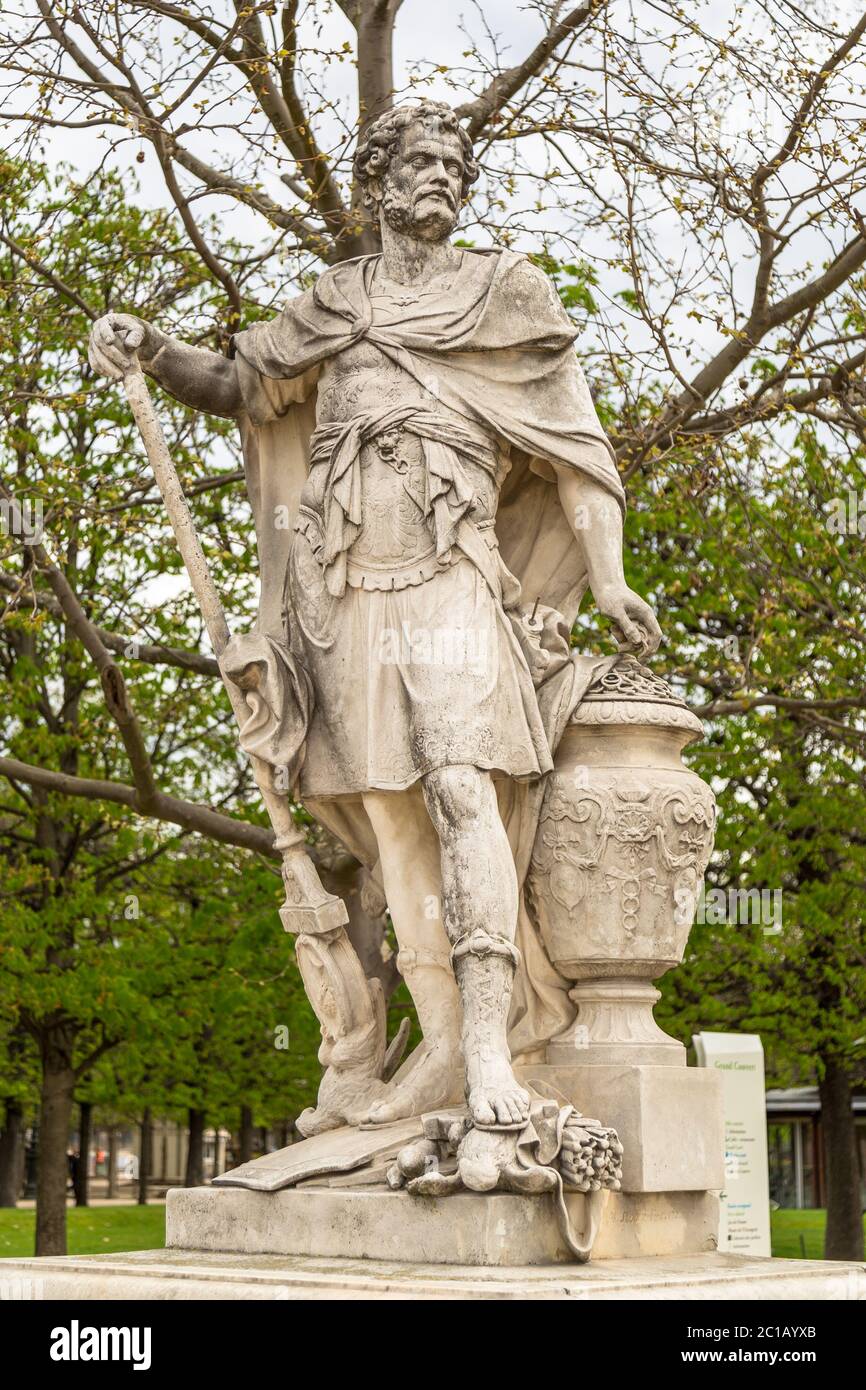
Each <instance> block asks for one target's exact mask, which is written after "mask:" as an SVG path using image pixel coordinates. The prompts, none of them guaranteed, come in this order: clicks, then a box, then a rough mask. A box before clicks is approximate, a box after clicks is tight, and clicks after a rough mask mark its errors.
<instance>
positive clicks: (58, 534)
mask: <svg viewBox="0 0 866 1390" xmlns="http://www.w3.org/2000/svg"><path fill="white" fill-rule="evenodd" d="M4 173H5V182H6V186H5V190H4V192H5V193H6V194H7V195H8V196H7V197H6V199H5V201H4V209H3V231H4V232H5V234H6V235H7V237H9V238H11V240H13V241H14V243H15V244H16V246H17V247H18V248H19V249H20V250H19V252H16V251H13V250H11V249H9V248H8V246H6V245H2V244H0V402H2V404H0V470H2V478H3V481H4V483H5V484H6V486H7V487H8V488H9V489H10V491H12V492H13V493H14V494H15V495H16V496H17V497H19V498H21V499H27V500H28V501H29V502H31V503H33V504H36V503H38V504H40V505H41V507H42V510H43V514H44V520H45V536H44V542H45V544H46V546H47V548H48V549H49V551H50V553H51V555H52V557H53V558H54V560H55V561H56V562H58V563H59V564H61V566H62V568H63V570H64V573H65V574H66V576H67V578H68V579H69V581H70V583H71V584H72V587H73V588H74V590H75V592H76V593H77V594H78V596H79V598H80V599H81V601H82V603H83V605H84V607H85V609H86V611H87V613H88V615H89V617H90V618H91V620H92V621H93V622H95V623H96V624H97V625H98V626H99V627H101V628H103V629H105V630H107V631H108V632H110V633H116V634H118V635H122V636H123V637H124V638H126V637H129V639H130V643H129V645H128V646H127V647H126V648H125V649H124V654H123V655H122V656H121V657H120V658H119V659H120V663H121V665H122V667H123V669H124V674H125V678H126V681H127V685H128V688H129V690H130V692H131V698H132V702H133V705H134V708H135V712H136V715H137V717H138V720H139V722H140V724H141V726H142V729H143V731H144V734H145V740H146V743H147V747H148V752H149V755H150V758H151V762H152V766H153V769H154V773H155V777H156V780H157V782H158V784H159V785H160V786H161V787H162V788H163V789H165V790H170V791H171V792H172V793H173V794H174V795H176V796H179V797H181V798H184V799H187V800H190V801H194V802H201V803H204V804H212V805H216V806H219V807H220V808H221V809H222V810H223V811H224V812H226V813H228V814H239V815H242V816H243V817H244V818H245V819H247V820H250V819H253V820H255V819H258V820H259V821H260V822H263V821H264V813H263V811H262V810H261V809H260V807H259V803H258V797H257V794H256V793H255V791H254V786H253V783H252V779H251V775H250V772H249V768H248V766H247V763H246V760H245V759H244V758H243V757H242V756H240V755H239V753H238V751H237V744H236V737H235V730H234V722H233V719H232V716H231V713H230V710H229V707H228V703H227V701H226V699H225V696H224V694H223V691H222V688H221V685H220V683H219V681H217V680H215V679H214V678H213V677H211V676H208V675H203V674H198V673H196V672H194V671H189V670H184V669H179V668H178V667H176V666H172V665H166V664H151V663H145V662H144V661H141V660H139V659H138V657H137V647H136V645H135V643H149V644H159V645H166V646H170V647H175V648H185V649H188V650H191V651H194V652H195V651H198V650H199V649H200V647H201V645H202V640H203V634H202V621H201V617H200V614H199V612H198V608H197V605H196V603H195V601H194V599H193V597H192V595H191V593H190V590H189V585H188V582H187V580H186V576H185V572H184V570H183V566H182V562H181V560H180V557H179V555H178V552H177V550H176V547H175V544H174V541H173V538H172V536H171V533H170V531H169V529H168V526H167V523H166V521H165V518H164V514H163V511H162V507H161V505H157V504H156V499H155V491H154V489H153V486H152V483H151V481H150V476H149V472H148V471H147V468H146V463H145V460H144V458H143V455H142V450H141V445H140V442H139V440H138V438H137V436H136V433H135V430H134V426H133V425H132V423H131V420H130V415H129V410H128V407H127V406H126V403H125V400H124V399H123V397H122V395H121V393H120V391H119V390H118V388H117V387H116V386H106V384H105V383H104V382H103V381H101V380H94V379H93V377H92V375H91V373H90V369H89V367H88V366H87V363H86V358H85V348H86V340H87V334H88V332H89V328H90V315H89V314H88V312H87V311H86V307H83V306H87V307H89V309H90V310H91V312H92V313H93V314H98V313H102V312H104V311H105V310H106V309H108V308H117V309H129V308H132V307H133V306H134V307H135V310H136V312H138V313H140V314H142V315H143V316H148V317H151V318H158V319H159V321H160V322H161V323H163V324H165V325H166V326H169V327H173V328H174V329H175V331H178V332H180V333H183V334H184V335H185V336H186V337H188V338H193V339H198V340H207V338H208V335H209V334H210V333H211V332H212V329H213V323H214V321H215V320H214V303H215V300H214V292H213V288H212V284H211V282H210V281H209V279H208V278H207V276H206V274H205V273H204V271H203V270H202V268H201V264H200V262H199V261H198V259H197V257H195V256H194V255H193V254H192V253H191V252H189V251H188V250H187V249H186V248H185V245H184V242H183V240H182V237H181V235H180V233H179V232H178V231H177V230H176V227H175V224H174V223H173V222H172V220H171V219H170V218H169V217H168V216H167V214H166V213H164V212H162V211H155V212H145V211H143V210H142V209H141V208H139V207H137V206H136V205H135V202H134V201H133V200H131V199H130V196H129V194H130V190H129V189H128V188H127V187H125V186H124V185H123V184H122V183H121V181H120V180H119V179H118V178H117V177H115V176H112V175H109V174H104V173H103V174H100V175H98V176H97V177H96V178H94V179H93V180H91V181H90V183H88V184H87V185H86V186H83V185H80V184H78V183H76V182H75V181H74V180H72V179H70V178H68V177H67V176H63V177H60V178H59V179H57V180H52V179H49V177H48V176H47V175H46V174H45V172H44V171H42V170H40V169H38V168H37V167H35V166H32V167H29V168H22V167H19V166H11V165H8V164H7V165H6V167H5V170H4ZM25 257H26V258H28V259H25ZM57 286H62V287H63V288H62V289H61V290H60V291H58V288H57ZM76 299H79V300H81V301H82V304H81V305H79V304H77V303H75V302H74V301H75V300H76ZM159 411H160V416H161V418H162V420H163V422H164V428H165V430H166V435H167V438H168V441H169V445H170V448H171V451H172V455H173V458H174V460H175V463H176V465H177V467H178V470H179V472H180V474H181V477H182V479H183V480H184V482H185V483H186V484H187V485H190V484H194V483H195V482H197V481H198V480H200V479H201V478H202V476H203V475H204V474H205V473H209V474H211V475H213V474H218V473H219V472H220V471H223V472H224V471H231V470H232V469H234V468H235V467H236V466H237V464H238V461H239V460H238V445H237V441H236V438H235V434H236V431H235V429H234V426H233V425H232V424H230V423H229V422H219V421H215V420H212V419H207V418H205V417H202V416H201V415H198V414H197V413H196V412H193V411H189V410H186V409H185V408H184V407H182V406H180V405H178V404H177V403H176V402H174V401H172V400H171V399H169V398H168V397H164V396H163V397H162V398H161V399H160V402H159ZM194 511H195V517H196V524H197V526H198V528H199V532H200V534H201V536H202V539H203V544H204V546H205V549H206V552H207V555H208V560H209V562H210V564H211V566H212V570H213V573H214V577H215V580H216V583H217V585H218V588H219V590H220V592H221V593H222V594H223V595H224V601H225V603H226V607H227V609H228V610H229V611H230V612H231V613H232V614H233V616H235V617H236V618H237V619H238V620H239V621H240V622H241V623H243V622H244V621H245V620H248V618H249V616H250V615H251V613H252V611H253V607H254V601H255V590H254V585H255V580H254V573H255V560H254V553H253V549H252V546H253V539H252V526H251V524H250V518H249V513H248V510H247V506H246V503H245V499H244V497H243V494H242V492H241V490H240V489H237V488H236V489H231V488H223V487H216V488H214V489H213V490H208V491H205V492H200V493H199V494H197V495H194ZM0 584H2V588H0V605H5V611H4V609H0V614H2V622H0V681H2V690H3V700H2V704H0V752H2V753H3V754H5V755H8V756H11V757H15V758H18V759H20V760H21V761H23V762H26V763H29V764H35V765H38V766H40V767H45V768H49V769H52V770H55V771H60V772H64V773H66V774H69V775H72V776H75V777H79V778H82V777H84V778H96V779H100V780H108V781H113V782H119V783H128V782H130V781H131V776H130V769H129V765H128V761H127V755H126V752H125V749H124V746H123V743H122V741H121V739H120V736H119V733H118V729H117V726H116V724H115V722H114V720H113V719H112V718H111V717H110V715H109V713H108V710H107V708H106V704H105V699H104V695H103V691H102V688H101V685H100V681H99V678H98V674H97V672H96V670H95V668H94V667H93V665H92V663H91V661H90V659H89V657H88V656H87V655H86V653H85V652H84V650H83V649H82V647H81V644H80V642H79V641H78V639H77V638H76V637H75V636H74V635H73V634H72V633H71V632H70V630H69V629H68V627H67V625H66V623H65V621H64V619H63V617H62V615H60V614H59V613H58V610H57V605H56V602H52V595H50V593H48V591H47V589H46V587H45V583H44V580H43V579H42V577H41V576H40V575H38V574H37V573H36V572H34V571H33V570H32V568H31V564H30V557H29V553H28V551H27V549H26V546H22V543H21V538H20V537H17V536H15V535H14V534H9V535H0ZM0 865H2V888H0V893H2V904H3V917H2V933H0V965H2V969H0V1017H2V1018H3V1020H4V1028H5V1030H6V1031H5V1033H4V1034H3V1035H2V1036H0V1048H2V1049H3V1052H2V1053H0V1058H2V1056H3V1055H4V1054H5V1058H6V1065H5V1066H4V1065H3V1063H2V1060H0V1066H2V1067H3V1072H4V1083H3V1087H2V1095H0V1099H2V1098H3V1097H6V1096H9V1097H12V1096H21V1095H25V1096H27V1098H28V1099H29V1100H30V1101H31V1103H32V1101H33V1100H34V1099H35V1095H34V1081H35V1059H36V1057H37V1055H38V1054H39V1053H40V1052H42V1053H44V1050H45V1047H46V1046H47V1045H48V1044H49V1042H50V1041H51V1040H54V1041H55V1042H61V1043H62V1046H63V1047H64V1048H65V1049H66V1050H67V1052H68V1055H69V1060H70V1062H71V1064H72V1065H73V1066H74V1067H75V1068H76V1069H78V1071H79V1073H80V1076H79V1081H78V1094H79V1096H81V1097H85V1096H86V1097H88V1098H91V1099H95V1100H97V1101H98V1102H99V1103H100V1104H103V1105H105V1106H108V1107H110V1108H112V1109H113V1110H115V1111H116V1112H123V1113H125V1114H127V1115H130V1116H132V1115H134V1114H135V1113H136V1112H137V1111H139V1110H140V1109H141V1107H142V1106H143V1105H145V1104H150V1105H151V1106H157V1105H158V1106H161V1107H162V1108H163V1109H165V1110H175V1111H177V1112H178V1113H180V1111H181V1109H182V1108H183V1107H186V1106H188V1105H195V1106H201V1107H204V1108H206V1110H207V1111H208V1115H209V1118H210V1121H211V1122H213V1120H214V1119H216V1118H217V1116H218V1117H219V1118H220V1119H221V1120H222V1121H223V1122H224V1123H229V1124H234V1123H236V1116H237V1111H238V1108H239V1106H240V1104H241V1103H242V1102H244V1103H249V1104H251V1105H253V1107H254V1109H255V1112H256V1118H257V1120H258V1122H260V1123H265V1122H267V1121H271V1120H273V1121H275V1122H276V1121H277V1120H284V1119H285V1118H286V1117H289V1116H291V1115H292V1114H293V1113H295V1112H296V1111H297V1110H298V1109H300V1108H302V1107H303V1106H305V1105H306V1104H308V1103H309V1100H310V1096H311V1095H312V1094H313V1092H314V1088H315V1082H316V1079H317V1076H318V1064H317V1062H316V1059H315V1052H316V1047H317V1043H318V1037H317V1035H316V1034H317V1030H316V1029H315V1027H314V1025H313V1024H312V1023H311V1021H310V1019H309V1016H308V1011H307V1010H306V1009H299V1008H298V1001H299V999H300V998H301V997H302V989H301V984H300V978H299V976H298V973H297V970H296V967H295V965H294V959H293V954H292V948H291V942H290V940H289V938H287V937H286V936H285V935H284V934H283V933H282V932H281V930H280V927H279V920H278V918H277V915H276V907H277V905H278V902H279V900H280V884H279V879H278V877H276V876H275V875H274V872H273V868H272V866H270V865H266V864H264V863H262V862H259V861H258V860H257V859H255V858H253V857H251V856H250V855H248V854H245V853H244V852H242V851H239V850H238V851H236V850H232V849H230V848H227V847H224V846H221V845H216V844H212V843H210V842H206V841H203V840H200V839H199V838H197V837H196V838H193V837H190V836H188V835H186V834H184V833H183V832H181V831H179V830H178V829H177V828H176V827H174V826H170V825H166V824H159V823H157V822H147V821H144V820H141V819H139V818H138V817H136V816H135V815H134V814H133V813H132V812H131V811H130V810H128V809H127V808H126V807H123V806H118V805H113V804H111V803H108V802H105V801H98V800H93V801H91V800H87V799H84V798H79V797H77V798H74V799H70V798H68V797H65V796H61V795H60V794H58V793H57V792H55V791H53V790H47V789H41V788H28V787H26V786H25V785H23V784H22V783H19V782H16V781H15V780H11V781H6V782H4V783H3V789H2V792H0ZM281 1024H284V1025H286V1026H287V1027H288V1030H289V1037H290V1047H289V1050H288V1051H282V1050H277V1049H276V1048H275V1046H274V1032H273V1030H274V1028H275V1027H276V1026H278V1025H281ZM13 1063H14V1065H13Z"/></svg>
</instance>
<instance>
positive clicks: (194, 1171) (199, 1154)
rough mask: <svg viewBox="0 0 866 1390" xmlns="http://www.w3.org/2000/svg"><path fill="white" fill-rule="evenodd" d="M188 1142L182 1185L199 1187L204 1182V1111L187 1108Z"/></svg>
mask: <svg viewBox="0 0 866 1390" xmlns="http://www.w3.org/2000/svg"><path fill="white" fill-rule="evenodd" d="M188 1118H189V1144H188V1145H187V1150H186V1176H185V1178H184V1180H183V1185H184V1187H201V1186H202V1184H203V1183H204V1119H205V1115H204V1111H203V1110H193V1109H192V1107H190V1110H189V1117H188Z"/></svg>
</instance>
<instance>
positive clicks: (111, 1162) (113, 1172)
mask: <svg viewBox="0 0 866 1390" xmlns="http://www.w3.org/2000/svg"><path fill="white" fill-rule="evenodd" d="M108 1196H109V1197H116V1196H117V1125H112V1126H111V1128H110V1129H109V1131H108Z"/></svg>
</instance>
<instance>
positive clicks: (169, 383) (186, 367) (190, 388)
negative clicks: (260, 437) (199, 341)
mask: <svg viewBox="0 0 866 1390" xmlns="http://www.w3.org/2000/svg"><path fill="white" fill-rule="evenodd" d="M88 356H89V360H90V365H91V366H92V367H93V369H94V371H97V372H101V373H102V374H103V375H105V376H109V377H111V378H112V379H115V380H116V379H117V378H118V377H121V376H123V375H124V373H125V372H127V371H128V370H129V368H130V366H131V365H132V360H133V358H134V357H136V356H137V357H138V359H139V361H140V362H141V365H142V367H143V368H144V370H145V371H146V372H147V373H148V375H149V376H152V377H153V378H154V380H155V381H158V382H159V384H160V386H164V387H165V389H166V391H169V392H170V393H171V395H172V396H174V397H175V398H176V399H177V400H179V401H181V402H183V404H184V405H190V406H193V407H194V408H195V409H196V410H205V411H207V412H208V414H209V415H226V416H234V415H239V414H240V412H241V410H242V408H243V402H242V398H241V389H240V382H239V380H238V372H237V367H236V366H235V363H234V362H231V361H229V359H228V358H227V357H222V356H220V354H219V353H218V352H207V351H206V350H205V349H204V348H194V347H188V346H187V344H186V343H182V342H180V341H179V340H178V339H177V338H171V337H169V335H168V334H167V333H163V332H161V331H160V329H158V328H154V327H153V326H152V324H149V323H145V321H144V319H139V318H136V317H135V315H134V314H105V315H104V316H103V317H102V318H101V319H97V321H96V323H95V324H94V325H93V329H92V331H91V334H90V345H89V352H88Z"/></svg>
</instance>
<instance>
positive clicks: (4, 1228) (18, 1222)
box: [0, 1204, 165, 1259]
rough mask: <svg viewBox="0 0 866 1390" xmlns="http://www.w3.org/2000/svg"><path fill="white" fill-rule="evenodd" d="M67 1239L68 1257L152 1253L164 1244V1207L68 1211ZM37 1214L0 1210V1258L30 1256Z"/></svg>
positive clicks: (27, 1211)
mask: <svg viewBox="0 0 866 1390" xmlns="http://www.w3.org/2000/svg"><path fill="white" fill-rule="evenodd" d="M66 1218H67V1220H66V1239H67V1243H68V1252H69V1254H70V1255H106V1254H108V1253H109V1252H110V1251H112V1250H155V1249H161V1248H162V1246H163V1245H164V1244H165V1207H164V1206H162V1205H159V1206H152V1207H151V1206H149V1207H139V1206H126V1205H125V1204H124V1205H123V1206H116V1207H69V1209H68V1210H67V1213H66ZM35 1229H36V1212H35V1211H34V1210H33V1209H32V1208H29V1209H27V1210H24V1211H15V1210H12V1209H9V1208H6V1209H2V1210H0V1257H4V1256H5V1257H6V1258H7V1259H10V1258H15V1259H22V1258H27V1257H29V1256H30V1255H32V1254H33V1243H34V1232H35Z"/></svg>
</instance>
